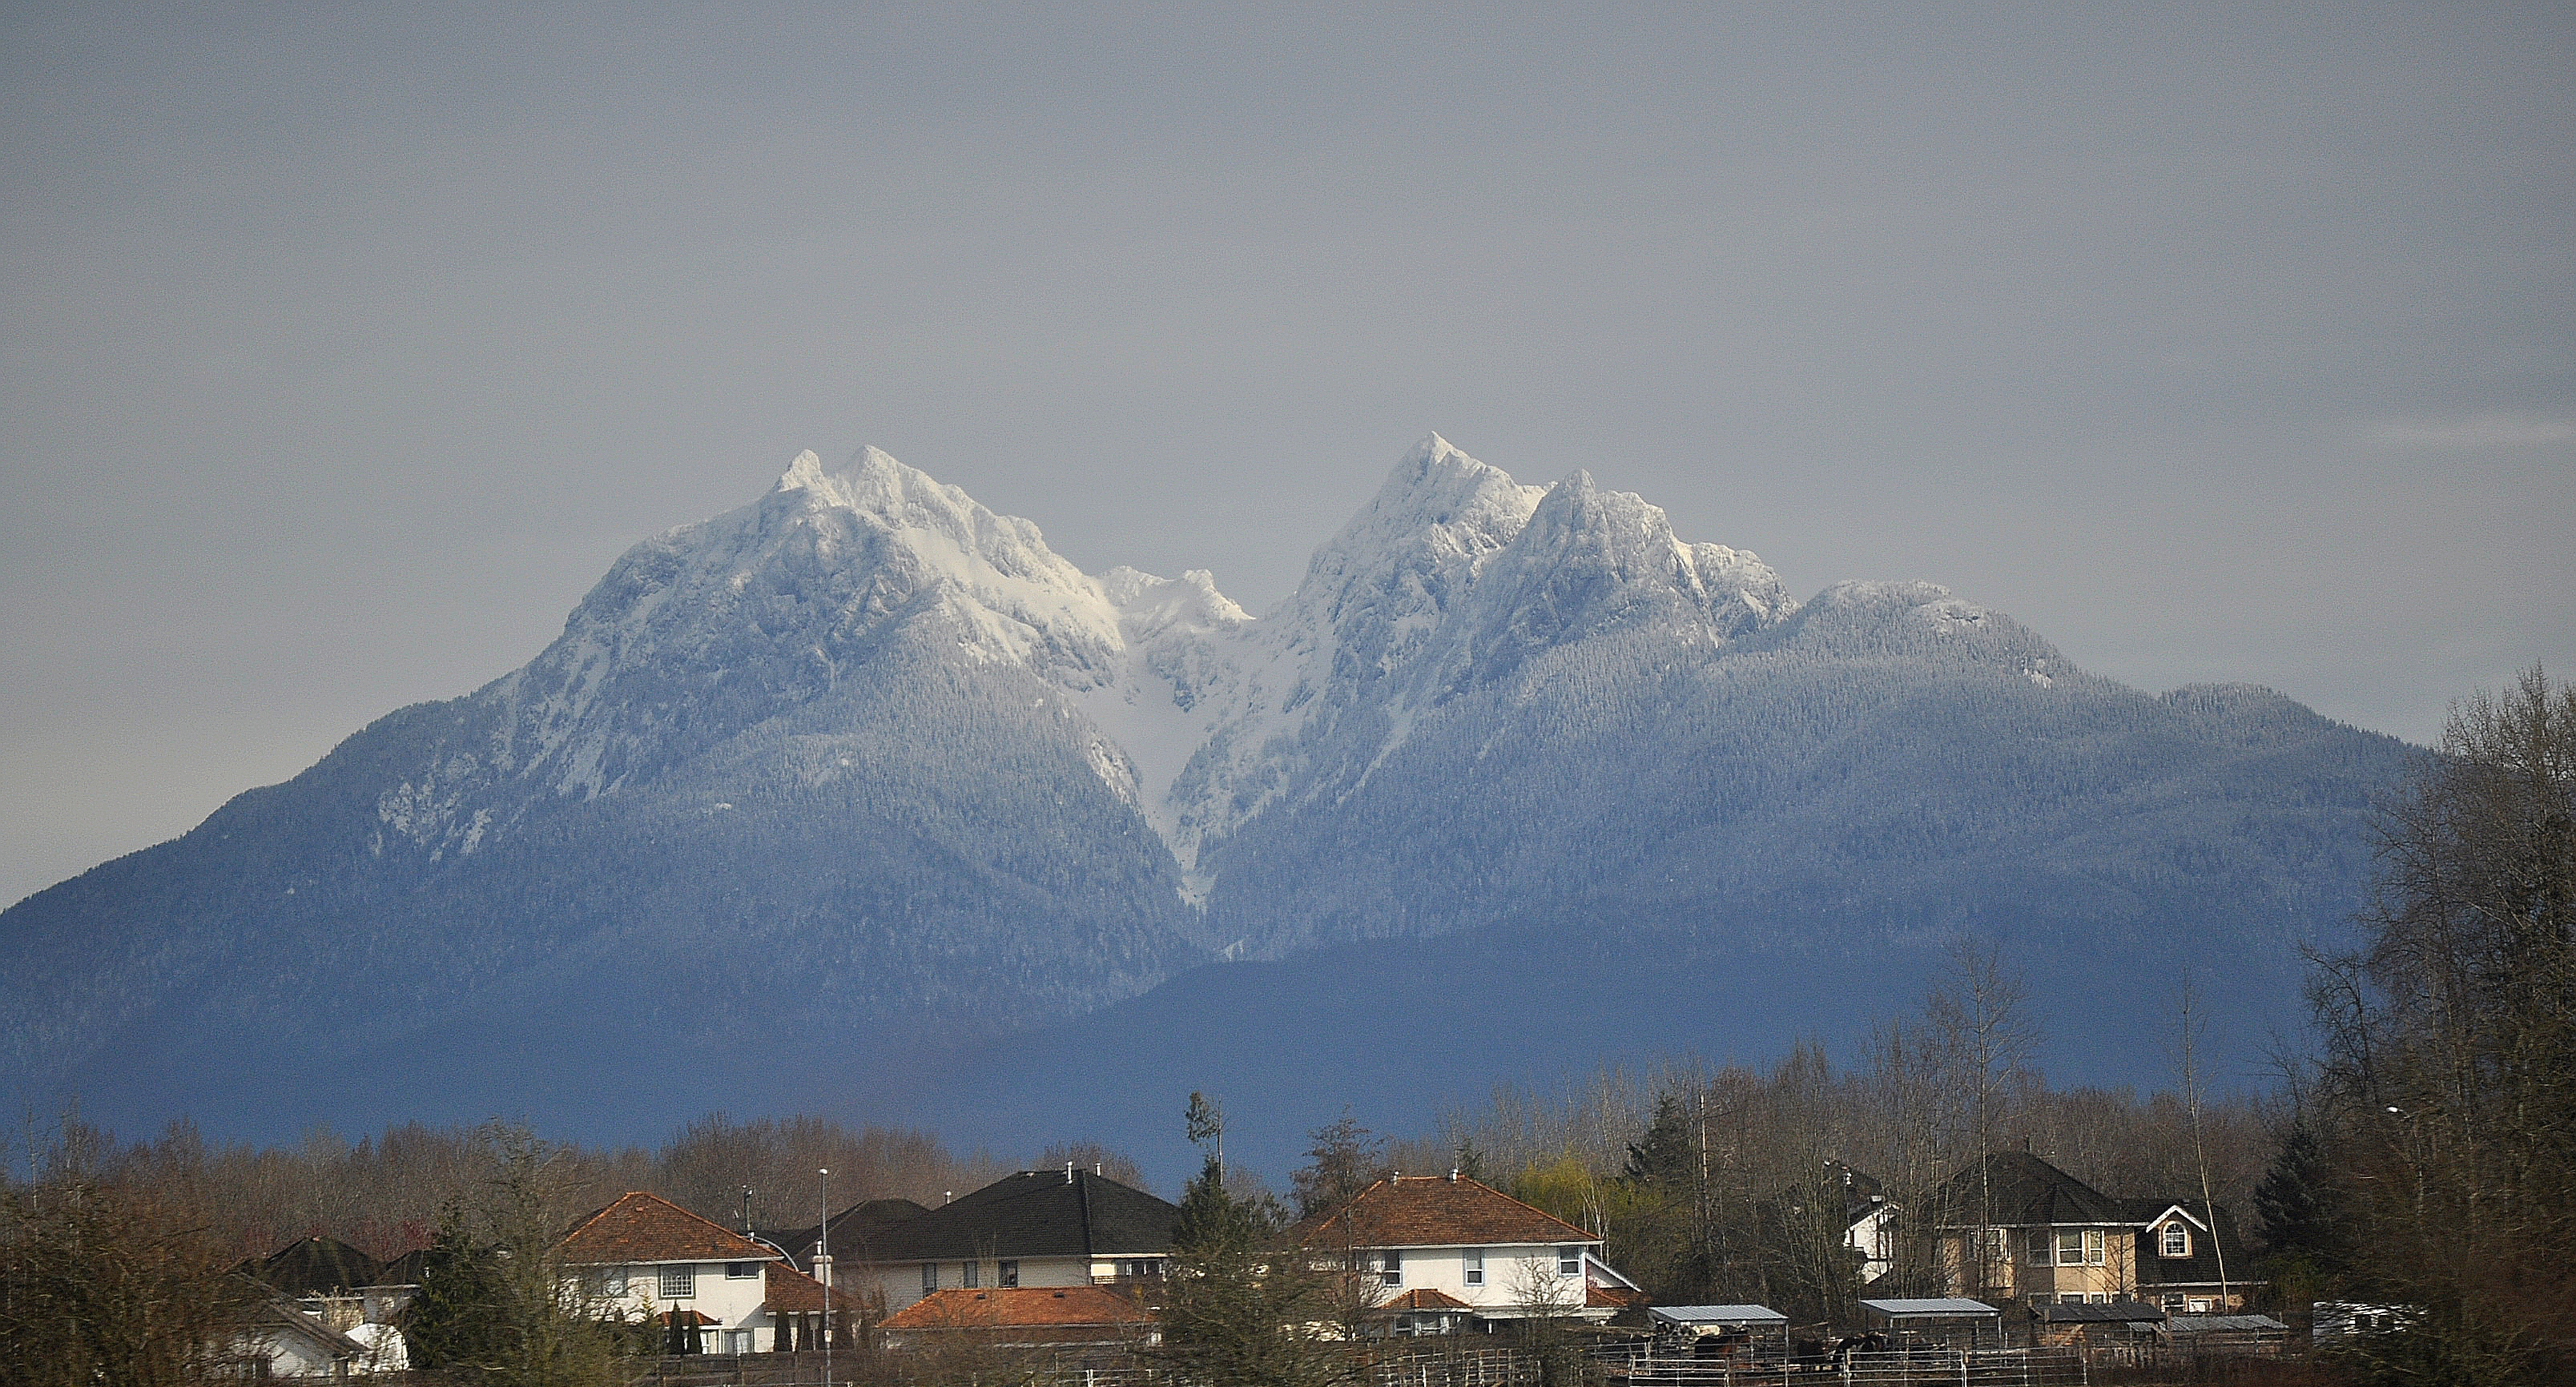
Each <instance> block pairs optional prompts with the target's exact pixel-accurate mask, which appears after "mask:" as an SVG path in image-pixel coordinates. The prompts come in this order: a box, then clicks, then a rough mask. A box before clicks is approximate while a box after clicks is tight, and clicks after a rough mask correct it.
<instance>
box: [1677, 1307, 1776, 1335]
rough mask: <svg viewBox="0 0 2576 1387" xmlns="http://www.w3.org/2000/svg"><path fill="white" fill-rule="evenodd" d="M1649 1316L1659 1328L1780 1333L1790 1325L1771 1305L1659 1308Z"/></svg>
mask: <svg viewBox="0 0 2576 1387" xmlns="http://www.w3.org/2000/svg"><path fill="white" fill-rule="evenodd" d="M1648 1313H1649V1314H1652V1315H1653V1316H1654V1317H1655V1320H1656V1322H1657V1323H1659V1324H1679V1325H1687V1326H1689V1327H1691V1328H1693V1329H1779V1328H1785V1327H1787V1325H1788V1323H1789V1317H1788V1316H1787V1315H1784V1314H1781V1313H1780V1312H1779V1311H1777V1310H1774V1309H1772V1308H1771V1307H1770V1306H1768V1305H1658V1306H1656V1307H1655V1308H1654V1309H1653V1310H1651V1311H1649V1312H1648Z"/></svg>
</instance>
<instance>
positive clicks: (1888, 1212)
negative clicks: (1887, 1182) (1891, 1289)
mask: <svg viewBox="0 0 2576 1387" xmlns="http://www.w3.org/2000/svg"><path fill="white" fill-rule="evenodd" d="M1825 1175H1826V1177H1827V1178H1828V1179H1830V1180H1831V1181H1832V1182H1833V1183H1835V1184H1837V1185H1840V1186H1841V1187H1842V1191H1843V1246H1844V1247H1845V1248H1846V1249H1848V1250H1849V1251H1850V1252H1851V1253H1852V1254H1853V1255H1854V1256H1855V1257H1857V1258H1858V1259H1859V1262H1860V1280H1861V1284H1862V1285H1864V1286H1866V1285H1868V1284H1869V1283H1870V1282H1873V1281H1876V1280H1877V1279H1879V1278H1880V1277H1882V1276H1885V1275H1887V1272H1888V1269H1889V1268H1890V1267H1893V1266H1894V1265H1896V1205H1894V1204H1893V1203H1890V1202H1889V1201H1888V1198H1887V1191H1886V1190H1884V1189H1883V1188H1881V1187H1880V1185H1879V1183H1878V1181H1877V1180H1875V1179H1873V1178H1871V1177H1869V1176H1867V1175H1863V1174H1862V1173H1860V1172H1859V1171H1857V1170H1854V1169H1852V1168H1851V1167H1850V1166H1847V1165H1845V1164H1843V1163H1842V1162H1840V1161H1832V1160H1829V1161H1827V1162H1825Z"/></svg>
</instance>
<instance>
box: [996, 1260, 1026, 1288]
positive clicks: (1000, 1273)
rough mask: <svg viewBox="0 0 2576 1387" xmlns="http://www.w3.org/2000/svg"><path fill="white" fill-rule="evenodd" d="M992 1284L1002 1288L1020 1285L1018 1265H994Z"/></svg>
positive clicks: (1010, 1263)
mask: <svg viewBox="0 0 2576 1387" xmlns="http://www.w3.org/2000/svg"><path fill="white" fill-rule="evenodd" d="M993 1284H994V1285H996V1286H1002V1287H1011V1286H1016V1285H1018V1284H1020V1264H1019V1263H1017V1262H996V1263H994V1264H993Z"/></svg>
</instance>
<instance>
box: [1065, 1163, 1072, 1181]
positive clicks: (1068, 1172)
mask: <svg viewBox="0 0 2576 1387" xmlns="http://www.w3.org/2000/svg"><path fill="white" fill-rule="evenodd" d="M1064 1182H1065V1183H1066V1184H1068V1185H1070V1184H1072V1183H1073V1162H1071V1161H1067V1162H1065V1163H1064Z"/></svg>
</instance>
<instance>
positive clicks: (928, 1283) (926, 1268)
mask: <svg viewBox="0 0 2576 1387" xmlns="http://www.w3.org/2000/svg"><path fill="white" fill-rule="evenodd" d="M938 1289H939V1264H938V1263H937V1262H924V1263H922V1264H921V1293H922V1294H923V1295H928V1294H930V1293H931V1292H932V1291H935V1290H938Z"/></svg>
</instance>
